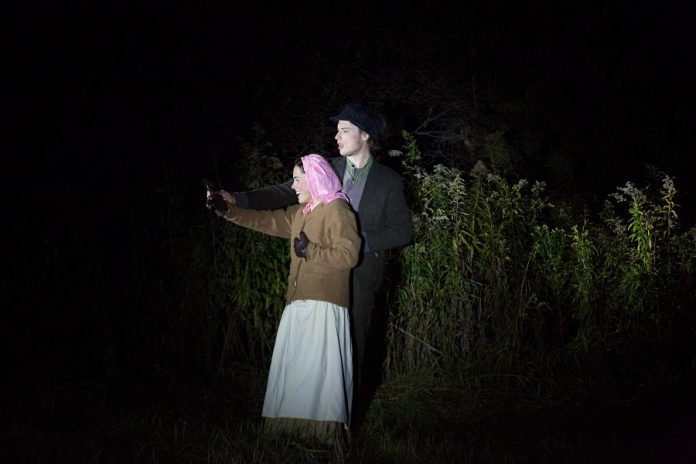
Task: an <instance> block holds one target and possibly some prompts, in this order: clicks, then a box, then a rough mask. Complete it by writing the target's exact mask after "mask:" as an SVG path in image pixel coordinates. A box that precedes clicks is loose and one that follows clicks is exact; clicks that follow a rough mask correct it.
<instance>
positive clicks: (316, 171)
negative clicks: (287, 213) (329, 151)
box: [301, 154, 348, 214]
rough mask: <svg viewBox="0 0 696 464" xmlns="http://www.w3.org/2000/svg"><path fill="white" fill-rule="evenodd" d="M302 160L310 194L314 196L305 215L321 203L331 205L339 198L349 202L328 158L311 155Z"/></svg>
mask: <svg viewBox="0 0 696 464" xmlns="http://www.w3.org/2000/svg"><path fill="white" fill-rule="evenodd" d="M301 159H302V168H303V169H304V172H305V178H306V179H307V185H308V186H309V192H310V193H311V194H312V201H310V202H307V204H306V205H305V207H304V208H303V210H302V211H303V212H304V213H305V214H307V213H309V212H310V211H312V210H313V209H314V207H315V206H316V205H317V204H318V203H319V202H324V203H329V202H331V201H333V200H336V199H339V198H340V199H343V200H346V201H348V197H347V196H346V195H345V194H343V193H341V189H342V186H341V181H340V180H338V176H337V175H336V173H335V172H334V170H333V168H332V167H331V165H330V164H329V162H328V161H326V158H324V157H323V156H321V155H315V154H311V155H306V156H303V157H302V158H301Z"/></svg>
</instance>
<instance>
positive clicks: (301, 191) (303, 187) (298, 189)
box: [292, 166, 312, 204]
mask: <svg viewBox="0 0 696 464" xmlns="http://www.w3.org/2000/svg"><path fill="white" fill-rule="evenodd" d="M292 180H293V183H292V189H293V190H294V191H295V193H296V194H297V201H298V203H300V204H304V203H309V202H310V201H312V194H311V193H310V191H309V185H307V178H306V177H305V173H304V172H303V171H302V169H301V168H300V167H299V166H295V168H294V169H293V170H292Z"/></svg>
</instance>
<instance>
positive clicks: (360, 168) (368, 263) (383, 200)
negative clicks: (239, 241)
mask: <svg viewBox="0 0 696 464" xmlns="http://www.w3.org/2000/svg"><path fill="white" fill-rule="evenodd" d="M329 119H330V120H331V121H334V122H336V129H337V131H336V136H335V137H334V138H335V139H336V143H337V145H338V151H339V153H340V154H341V156H340V157H336V158H332V159H331V160H330V161H331V165H332V167H333V168H334V170H335V171H336V174H337V175H338V177H339V179H341V181H342V184H343V193H344V194H346V195H347V196H348V198H349V200H350V205H351V207H352V208H353V210H354V211H355V214H356V219H357V223H358V230H359V232H360V235H361V237H362V240H363V243H362V250H361V257H360V260H359V262H358V265H357V266H356V267H355V268H353V271H352V273H351V303H350V312H351V323H352V330H353V344H354V347H355V356H354V358H355V360H356V366H355V369H356V376H355V378H356V379H358V382H360V378H361V375H362V370H363V362H364V359H365V345H366V341H367V334H368V330H369V328H370V322H371V319H372V310H373V307H374V303H375V295H376V293H377V291H378V290H379V288H380V287H381V285H382V278H383V271H384V257H385V252H386V250H389V249H391V248H397V247H400V246H403V245H406V244H408V243H409V242H410V241H411V238H412V235H413V227H412V223H411V212H410V210H409V208H408V205H407V204H406V198H405V196H404V192H403V182H402V179H401V176H400V175H399V174H398V173H397V172H396V171H394V170H393V169H391V168H389V167H387V166H384V165H382V164H380V163H379V162H378V161H377V160H376V159H375V158H374V157H373V155H372V149H373V144H374V142H375V139H376V137H377V135H378V134H379V132H380V131H381V129H382V121H381V118H380V117H379V116H378V115H377V114H375V113H374V112H373V111H372V110H370V109H369V108H367V107H366V106H364V105H361V104H357V103H350V104H348V105H346V106H345V107H344V108H343V110H342V111H341V112H340V113H339V114H337V115H336V116H333V117H331V118H329ZM221 193H222V195H223V196H224V197H225V199H227V200H228V201H233V202H234V203H236V204H237V206H239V207H241V208H251V209H276V208H283V207H286V206H288V205H291V204H295V203H297V195H296V194H295V192H294V191H293V190H292V189H291V188H290V183H285V184H279V185H274V186H270V187H264V188H261V189H256V190H252V191H249V192H237V193H235V194H234V195H231V194H229V193H227V192H221Z"/></svg>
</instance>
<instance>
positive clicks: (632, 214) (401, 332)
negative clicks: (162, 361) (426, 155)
mask: <svg viewBox="0 0 696 464" xmlns="http://www.w3.org/2000/svg"><path fill="white" fill-rule="evenodd" d="M404 137H405V139H406V145H405V161H404V163H405V170H406V175H407V177H408V185H409V188H410V194H411V198H412V206H413V208H414V214H413V220H414V225H415V239H414V243H413V245H412V246H409V247H406V248H405V249H404V250H403V252H402V270H403V272H402V280H401V284H400V285H399V292H398V301H397V304H396V305H395V306H396V308H395V310H394V313H395V314H394V317H393V319H392V324H391V333H390V336H389V356H388V366H389V369H390V370H391V371H394V372H402V373H403V372H409V371H413V370H417V369H429V368H430V367H431V366H432V364H433V363H435V364H436V365H438V366H440V367H441V368H444V369H450V368H452V366H459V367H465V366H469V367H478V368H479V369H485V370H487V371H489V372H500V373H503V372H515V371H519V370H521V369H525V370H528V371H534V372H546V373H552V372H553V371H554V370H555V369H558V368H561V367H564V366H565V367H567V366H575V367H578V366H583V365H585V366H586V365H587V363H588V362H594V363H595V365H594V366H593V368H597V365H596V363H597V362H599V364H600V365H601V366H603V368H608V367H609V364H610V363H611V362H612V361H611V359H622V360H624V361H625V358H624V357H623V356H624V355H627V356H628V357H629V358H630V357H631V356H632V355H631V354H627V353H636V352H638V353H640V354H638V355H636V356H638V357H637V358H635V359H633V361H635V363H634V364H633V365H630V363H629V367H628V369H631V368H633V369H634V370H636V369H642V370H643V372H645V373H647V372H648V371H650V369H653V368H658V367H659V366H661V365H663V363H664V362H665V361H666V359H665V357H661V356H659V353H664V348H665V347H666V346H668V345H669V344H670V343H672V340H673V335H674V333H673V331H672V329H673V327H674V324H679V323H685V324H686V326H687V327H690V328H691V329H690V330H691V331H693V330H694V325H693V322H694V318H693V316H692V313H691V312H690V311H693V308H694V303H695V298H694V290H693V288H694V287H693V285H692V284H693V277H694V276H693V264H694V261H693V259H694V251H695V250H696V241H695V240H694V229H693V228H692V229H690V230H687V231H681V232H680V231H679V223H678V214H677V209H678V206H677V204H676V194H677V192H676V189H675V187H674V182H673V179H672V178H671V177H669V176H667V175H662V177H661V179H660V180H661V184H660V185H657V186H656V185H654V184H649V185H647V186H645V187H644V188H638V187H636V186H635V185H634V184H632V183H630V182H629V183H627V184H626V186H624V187H620V188H618V189H617V192H616V193H615V194H613V195H611V196H610V198H609V199H607V201H606V204H605V207H604V209H603V210H602V212H601V215H599V216H598V217H597V218H594V219H593V218H591V217H588V214H587V213H583V214H572V213H571V214H570V215H569V214H568V213H567V212H565V213H563V214H561V212H559V211H557V208H555V207H554V205H553V204H552V203H551V202H550V201H549V200H548V199H547V198H546V196H545V186H544V184H543V183H539V182H537V183H535V184H533V185H530V184H529V182H527V181H525V180H519V181H516V182H511V181H508V180H506V179H505V178H503V177H502V176H500V175H497V174H493V173H490V172H488V170H487V169H486V168H485V167H484V166H483V165H482V164H480V163H479V164H478V165H477V166H475V167H474V168H473V169H472V170H471V171H470V172H463V171H460V170H457V169H453V168H449V167H446V166H442V165H436V166H434V167H433V168H431V169H426V168H424V167H422V166H421V164H420V154H419V152H418V148H417V146H416V144H415V140H414V139H413V137H412V136H410V134H408V133H405V134H404ZM573 216H575V217H576V218H577V219H575V220H572V219H571V220H569V217H573ZM687 283H688V284H687ZM685 284H686V285H685ZM687 308H690V309H687ZM646 353H651V354H650V356H648V357H647V358H646V357H645V354H646ZM598 359H599V361H598Z"/></svg>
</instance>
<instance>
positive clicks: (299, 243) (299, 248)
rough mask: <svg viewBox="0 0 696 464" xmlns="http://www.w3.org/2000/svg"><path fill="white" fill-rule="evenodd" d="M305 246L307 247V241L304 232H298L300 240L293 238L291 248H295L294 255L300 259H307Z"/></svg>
mask: <svg viewBox="0 0 696 464" xmlns="http://www.w3.org/2000/svg"><path fill="white" fill-rule="evenodd" d="M307 245H309V239H308V238H307V234H305V233H304V231H302V232H300V238H297V237H295V240H294V241H293V247H294V248H295V254H296V255H297V256H299V257H300V258H306V257H307Z"/></svg>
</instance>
